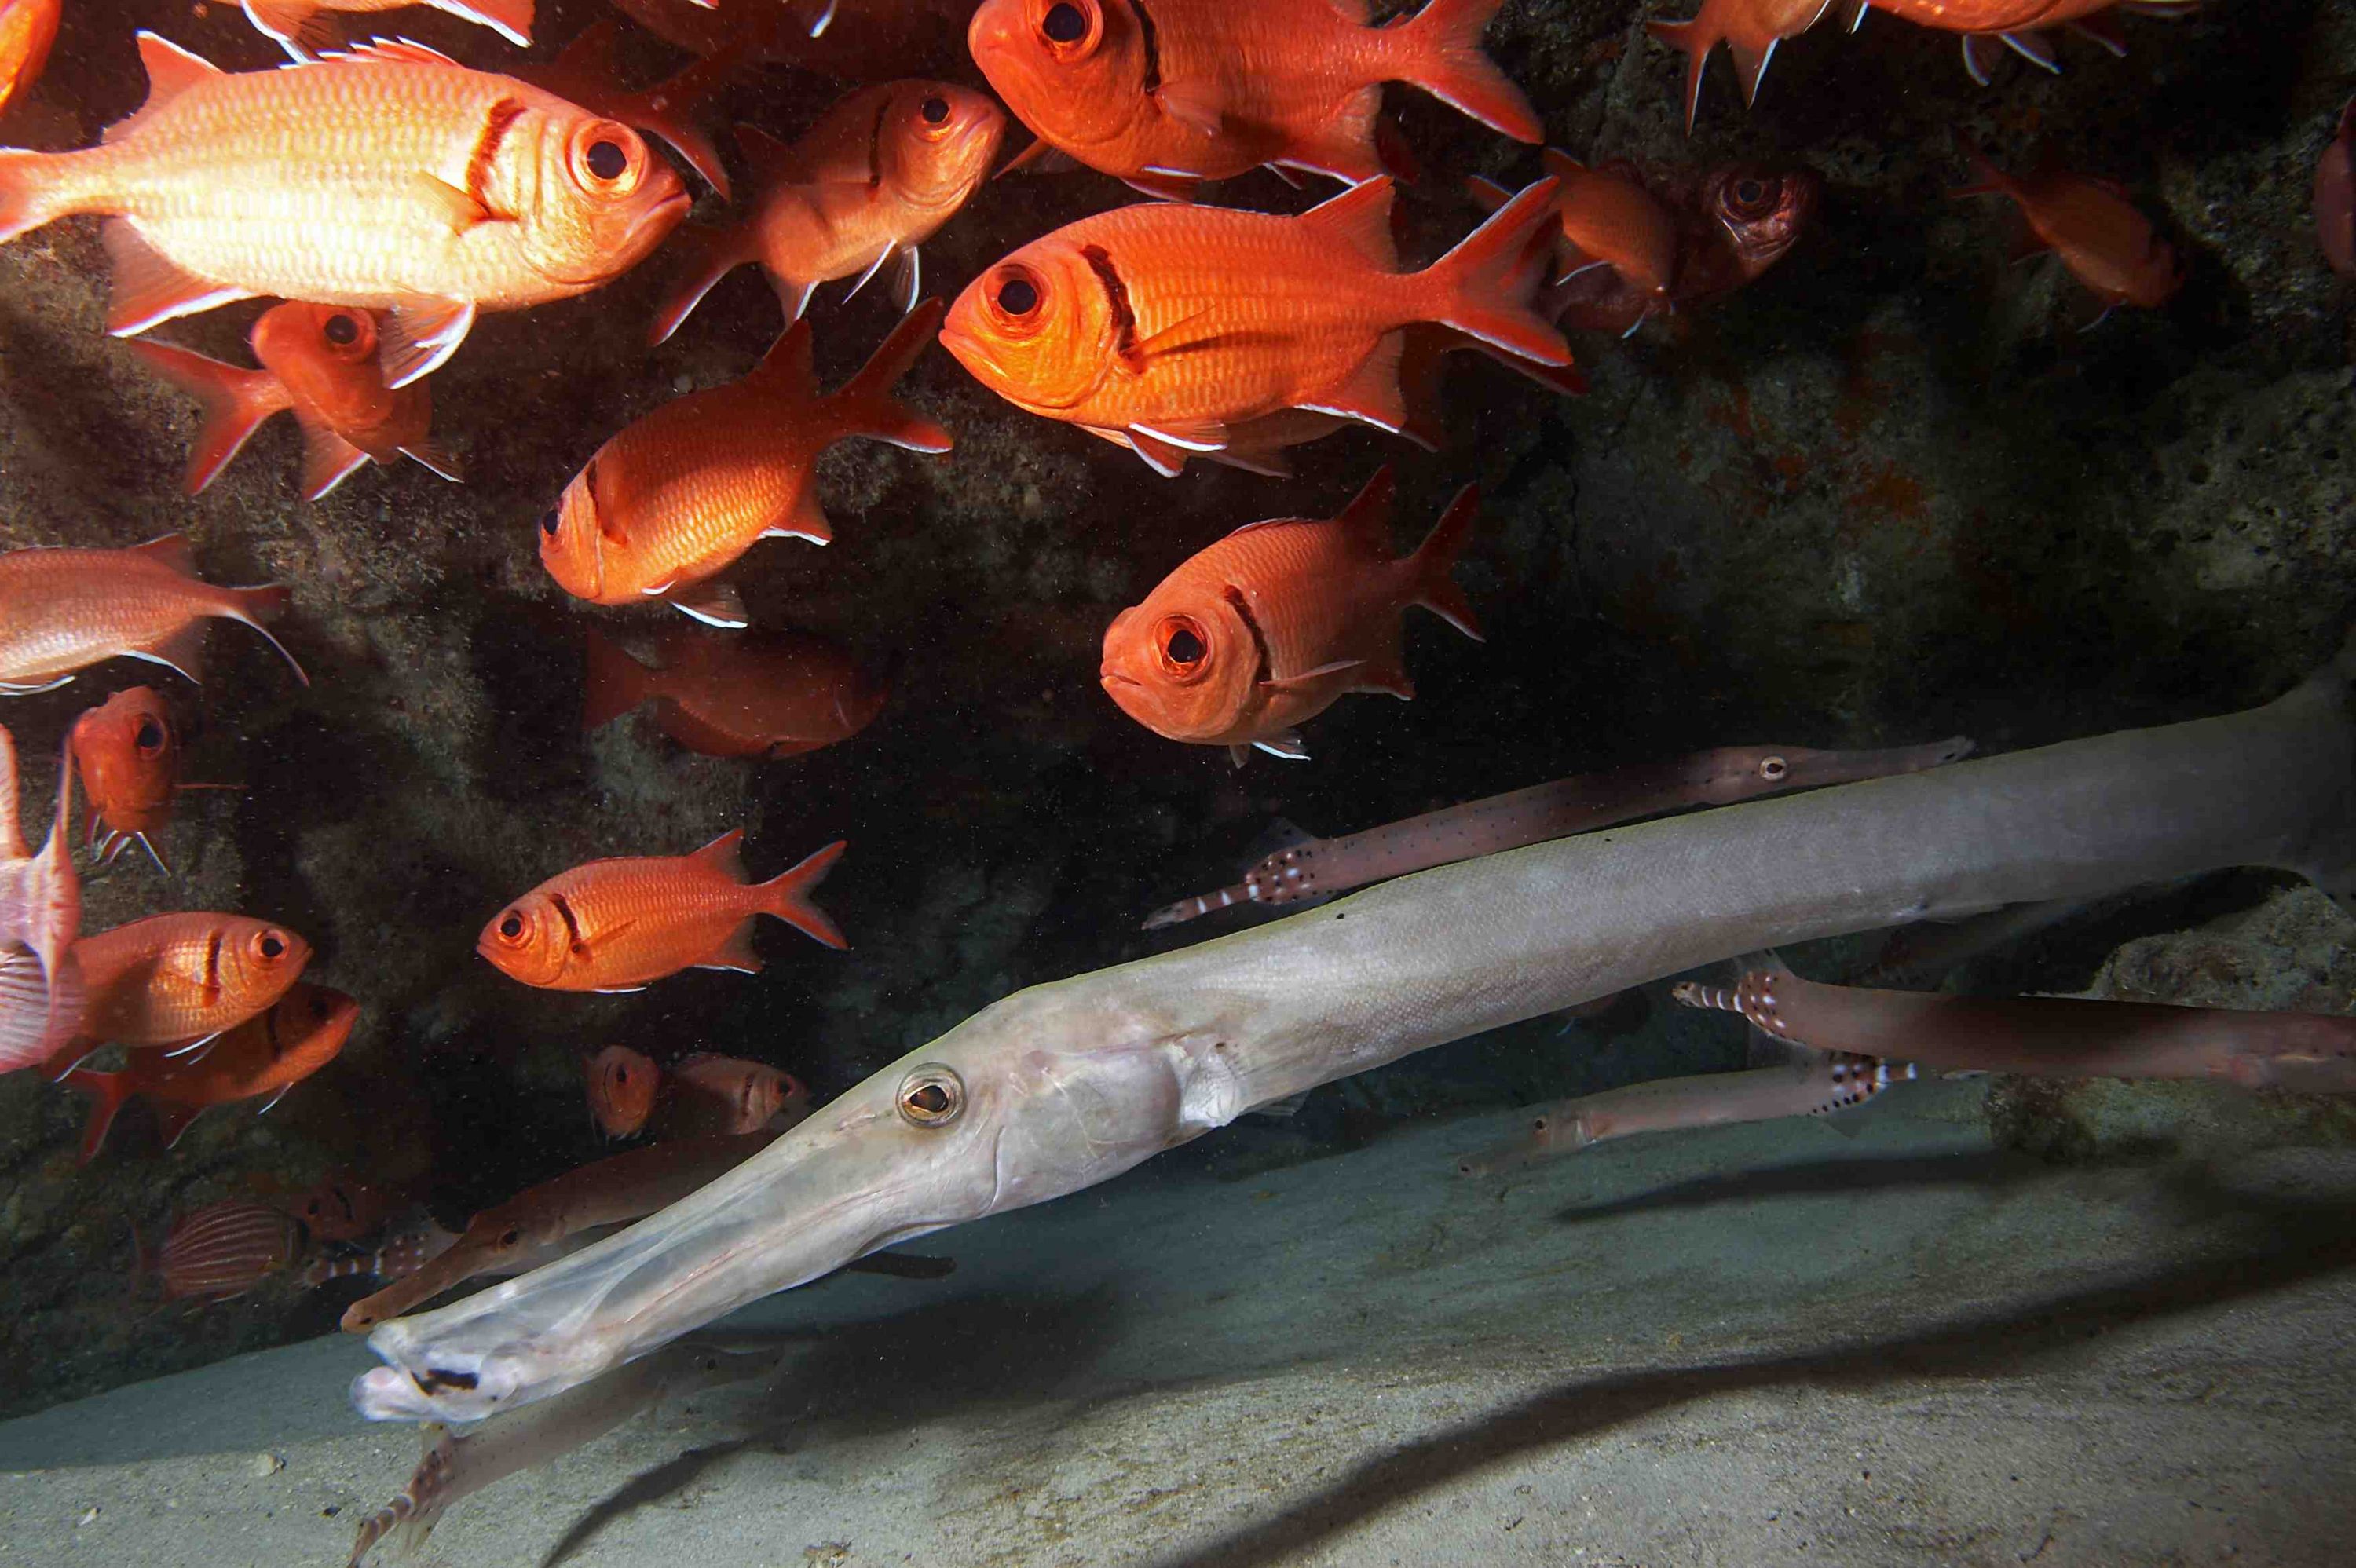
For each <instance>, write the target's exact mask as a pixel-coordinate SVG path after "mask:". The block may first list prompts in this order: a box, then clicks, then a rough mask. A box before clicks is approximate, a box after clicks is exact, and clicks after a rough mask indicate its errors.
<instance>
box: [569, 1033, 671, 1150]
mask: <svg viewBox="0 0 2356 1568" xmlns="http://www.w3.org/2000/svg"><path fill="white" fill-rule="evenodd" d="M586 1076H587V1078H588V1083H589V1118H590V1120H592V1121H594V1122H595V1123H596V1124H597V1130H598V1131H600V1132H602V1133H604V1134H605V1136H607V1137H609V1138H634V1137H636V1136H638V1134H639V1133H641V1132H643V1131H644V1130H645V1129H646V1125H647V1118H648V1116H650V1115H653V1114H654V1109H655V1093H656V1092H657V1091H658V1090H659V1089H660V1088H661V1087H662V1069H661V1068H659V1067H657V1066H656V1065H655V1064H654V1063H653V1062H652V1061H648V1059H647V1058H646V1057H643V1056H641V1055H639V1054H638V1053H637V1051H632V1050H631V1049H630V1048H629V1047H628V1046H626V1045H609V1046H607V1047H606V1048H605V1050H603V1051H599V1052H598V1053H597V1054H596V1055H594V1056H593V1057H591V1058H590V1059H589V1061H588V1065H587V1068H586Z"/></svg>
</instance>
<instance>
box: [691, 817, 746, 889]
mask: <svg viewBox="0 0 2356 1568" xmlns="http://www.w3.org/2000/svg"><path fill="white" fill-rule="evenodd" d="M688 859H691V860H692V861H694V862H695V863H696V865H697V867H699V868H700V869H703V870H706V871H715V872H717V873H719V874H720V875H721V876H723V877H725V878H726V879H727V880H730V881H732V882H741V881H743V880H744V829H743V828H741V827H732V828H730V829H729V830H728V831H727V832H725V833H723V834H722V835H721V836H720V837H717V838H714V839H713V840H712V842H711V843H709V844H706V845H705V846H704V847H703V848H701V849H698V850H697V851H696V852H695V853H694V854H692V855H690V856H689V857H688Z"/></svg>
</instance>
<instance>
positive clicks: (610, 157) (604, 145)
mask: <svg viewBox="0 0 2356 1568" xmlns="http://www.w3.org/2000/svg"><path fill="white" fill-rule="evenodd" d="M629 166H630V155H629V154H627V153H626V152H624V151H622V148H621V144H619V143H616V142H593V143H591V144H590V146H589V172H590V173H591V174H593V175H595V176H597V177H598V178H599V179H601V180H617V179H620V178H621V177H622V171H623V170H624V169H626V168H628V167H629Z"/></svg>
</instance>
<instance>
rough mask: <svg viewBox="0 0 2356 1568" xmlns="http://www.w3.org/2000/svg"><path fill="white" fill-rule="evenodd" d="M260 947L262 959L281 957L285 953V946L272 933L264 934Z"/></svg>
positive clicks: (275, 934)
mask: <svg viewBox="0 0 2356 1568" xmlns="http://www.w3.org/2000/svg"><path fill="white" fill-rule="evenodd" d="M260 945H261V948H262V956H263V957H264V958H277V957H282V956H284V954H285V952H286V944H284V942H281V941H280V940H279V939H278V936H277V933H274V932H264V933H262V942H261V944H260Z"/></svg>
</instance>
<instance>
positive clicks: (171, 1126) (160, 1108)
mask: <svg viewBox="0 0 2356 1568" xmlns="http://www.w3.org/2000/svg"><path fill="white" fill-rule="evenodd" d="M204 1109H205V1108H204V1107H203V1106H202V1105H161V1104H159V1105H156V1107H155V1126H156V1130H157V1131H158V1132H159V1133H161V1134H162V1135H163V1138H164V1147H166V1148H170V1147H173V1146H174V1145H176V1144H177V1143H178V1142H179V1141H180V1135H181V1134H183V1133H185V1132H187V1130H188V1124H189V1123H191V1122H193V1121H195V1120H196V1119H197V1118H198V1116H200V1115H203V1114H204Z"/></svg>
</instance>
